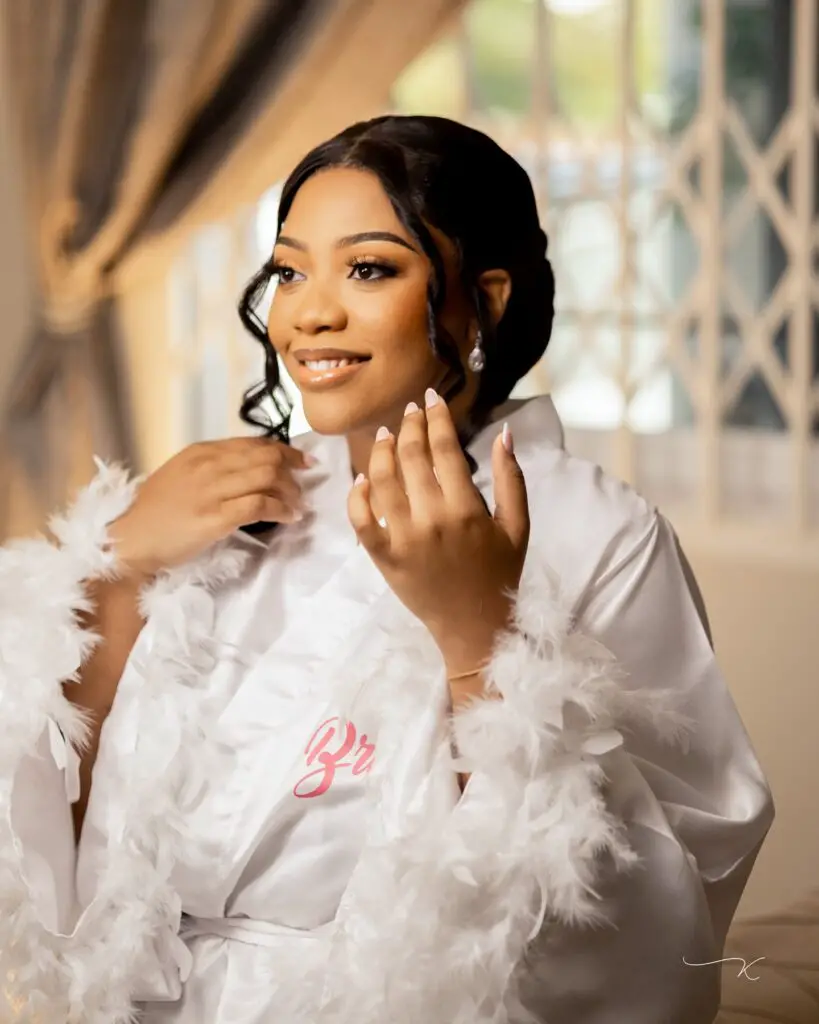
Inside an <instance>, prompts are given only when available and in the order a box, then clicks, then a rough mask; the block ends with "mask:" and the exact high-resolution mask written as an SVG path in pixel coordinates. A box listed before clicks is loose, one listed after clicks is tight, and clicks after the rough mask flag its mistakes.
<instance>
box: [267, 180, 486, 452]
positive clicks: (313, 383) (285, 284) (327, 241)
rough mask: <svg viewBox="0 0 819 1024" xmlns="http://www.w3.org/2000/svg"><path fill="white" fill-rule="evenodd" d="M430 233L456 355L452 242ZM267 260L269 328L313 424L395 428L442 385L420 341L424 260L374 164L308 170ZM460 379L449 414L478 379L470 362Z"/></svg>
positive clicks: (467, 324) (458, 296)
mask: <svg viewBox="0 0 819 1024" xmlns="http://www.w3.org/2000/svg"><path fill="white" fill-rule="evenodd" d="M433 236H434V238H435V241H436V244H437V245H438V247H439V250H440V251H441V255H442V256H443V258H444V262H445V265H446V276H447V299H446V304H445V308H444V310H443V311H442V314H441V317H440V319H441V323H442V325H443V326H444V327H445V328H446V329H447V330H448V331H449V333H450V335H451V336H452V337H453V338H454V339H455V340H456V342H457V343H458V345H459V350H460V351H461V361H462V363H463V364H464V365H466V355H467V353H468V352H469V350H470V348H471V347H472V344H473V343H474V336H475V330H476V326H477V324H476V321H475V318H474V313H473V311H472V310H471V309H470V305H469V303H468V301H467V298H466V295H465V294H464V291H463V288H462V287H461V285H460V282H459V279H458V271H457V264H456V258H455V251H454V247H453V246H452V244H451V243H450V242H449V240H448V239H446V238H445V237H444V236H443V235H441V234H440V233H439V232H438V233H436V232H434V231H433ZM274 263H275V264H276V268H277V269H276V280H277V287H276V293H275V296H274V298H273V302H272V305H271V310H270V317H269V320H268V334H269V336H270V339H271V341H272V343H273V345H274V347H275V349H276V351H277V353H278V354H279V356H280V357H281V359H282V361H283V363H284V365H285V368H286V369H287V372H288V373H289V374H290V376H291V377H292V378H293V380H294V382H295V383H296V385H297V386H298V388H299V390H300V391H301V394H302V399H303V402H304V412H305V416H306V418H307V421H308V422H309V424H310V426H311V427H312V428H313V429H314V430H315V431H317V432H318V433H320V434H344V435H348V436H349V435H353V434H356V433H359V434H371V433H374V432H375V431H376V430H377V429H378V427H379V426H381V425H382V424H384V425H386V426H388V427H390V429H392V430H395V429H396V428H397V426H398V424H399V423H400V421H401V417H402V416H403V413H404V408H405V406H406V405H407V403H408V402H410V401H414V402H417V403H418V404H419V405H423V399H424V391H425V389H426V388H428V387H435V388H439V387H440V385H441V384H442V382H443V379H444V376H445V374H446V367H445V366H444V364H442V363H441V362H439V361H438V360H437V359H436V357H435V356H434V354H433V352H432V349H431V347H430V345H429V341H428V325H427V284H428V282H429V280H430V277H431V275H432V264H431V262H430V261H429V260H428V259H427V257H426V255H425V254H424V252H423V250H422V249H420V248H419V246H418V245H417V243H416V242H415V241H414V240H413V239H412V237H411V236H410V234H409V233H408V232H407V230H406V228H405V227H404V226H403V225H402V224H401V221H400V220H399V218H398V216H397V214H396V213H395V210H394V209H393V207H392V204H391V203H390V201H389V199H388V198H387V195H386V193H385V192H384V190H383V189H382V187H381V183H380V182H379V180H378V178H377V177H376V176H375V175H373V174H370V173H368V172H366V171H361V170H357V169H351V168H332V169H328V170H325V171H321V172H318V173H317V174H314V175H313V176H312V177H311V178H309V179H308V180H307V181H306V182H305V183H304V185H302V187H301V188H300V189H299V191H298V193H297V194H296V196H295V199H294V200H293V204H292V206H291V208H290V211H289V213H288V216H287V219H286V221H285V223H284V224H283V225H282V229H281V233H280V235H279V239H278V241H277V244H276V248H275V252H274ZM344 360H353V361H352V362H349V363H348V364H346V365H345V364H344V363H343V361H344ZM339 361H342V364H341V365H336V364H338V362H339ZM467 380H468V384H467V388H466V389H465V391H464V392H462V393H461V395H459V396H458V398H457V399H456V400H455V402H453V405H452V412H453V415H454V416H456V418H457V415H458V408H456V403H457V405H458V407H459V408H460V409H461V410H466V409H468V408H469V404H471V401H472V400H473V398H474V394H475V391H476V386H477V382H476V380H475V378H474V375H473V374H471V373H470V372H469V371H468V370H467Z"/></svg>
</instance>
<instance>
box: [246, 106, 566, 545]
mask: <svg viewBox="0 0 819 1024" xmlns="http://www.w3.org/2000/svg"><path fill="white" fill-rule="evenodd" d="M329 167H358V168H361V169H363V170H367V171H370V172H371V173H373V174H375V175H376V176H377V177H378V178H379V180H380V182H381V184H382V186H383V188H384V191H385V192H386V194H387V196H388V197H389V199H390V202H391V203H392V205H393V208H394V209H395V212H396V214H397V215H398V217H399V219H400V220H401V222H402V224H403V225H404V227H405V228H406V229H407V231H408V232H409V233H410V235H411V236H412V237H413V238H414V239H415V241H416V242H417V243H418V245H420V246H421V248H422V249H423V250H424V252H425V253H426V255H427V256H428V257H429V259H430V261H431V262H432V266H433V271H434V272H433V275H432V277H431V280H430V283H429V287H428V293H427V315H428V322H429V343H430V345H431V346H432V350H433V352H434V353H435V354H436V356H438V358H439V359H440V360H441V361H442V362H443V363H444V364H445V365H446V366H447V367H448V368H449V369H450V371H451V374H450V376H451V380H452V384H451V386H450V387H449V388H448V389H447V390H446V391H445V392H444V395H443V397H444V398H445V399H446V400H447V401H449V400H451V399H452V398H453V397H454V396H455V395H457V394H458V393H459V392H460V391H461V390H462V389H463V387H464V385H465V382H466V373H465V371H464V368H463V365H462V363H461V359H460V355H459V352H458V348H457V345H456V343H455V341H454V340H453V339H452V338H451V337H450V336H449V334H448V333H447V332H446V331H445V330H444V329H443V327H442V326H441V324H440V323H439V320H438V314H439V313H440V311H441V309H442V308H443V304H444V299H445V289H446V281H445V274H444V264H443V260H442V258H441V254H440V252H439V251H438V249H437V247H436V245H435V243H434V241H433V239H432V236H431V234H430V232H429V230H428V228H427V225H432V226H434V227H435V228H437V229H438V230H440V231H441V232H443V234H445V235H446V236H447V237H448V238H449V239H450V240H451V241H452V243H453V244H454V245H455V247H456V251H457V254H458V258H459V263H460V274H461V281H462V284H463V287H464V288H465V289H466V292H467V294H468V295H470V296H471V298H472V301H473V303H474V306H475V311H476V315H477V318H478V323H479V325H480V329H481V334H482V335H483V350H484V355H485V359H486V362H485V365H484V368H483V371H482V372H481V375H480V383H479V387H478V393H477V396H476V399H475V402H474V404H473V407H472V409H471V411H470V416H469V422H468V424H467V425H466V426H465V427H464V429H463V431H462V436H461V442H462V444H463V445H464V446H466V445H467V444H468V443H469V441H470V440H471V438H472V437H474V435H475V433H476V432H477V431H478V430H480V429H481V428H482V427H483V426H484V425H485V423H486V422H487V420H488V418H489V416H490V414H491V412H492V410H493V409H494V408H495V407H496V406H497V405H500V404H501V403H502V402H504V401H506V399H507V398H508V397H509V394H510V392H511V391H512V389H513V388H514V386H515V384H516V383H517V382H518V381H519V380H520V379H521V377H523V376H524V375H525V374H526V373H528V371H529V370H530V369H531V368H532V367H533V366H534V365H535V364H536V363H537V362H538V360H539V359H540V358H541V356H542V355H543V353H544V352H545V351H546V346H547V344H548V342H549V337H550V335H551V330H552V320H553V317H554V277H553V275H552V268H551V264H550V263H549V260H548V259H547V257H546V247H547V239H546V235H545V234H544V232H543V231H542V229H541V227H540V223H539V220H538V211H537V203H536V200H535V195H534V191H533V189H532V184H531V181H530V180H529V176H528V175H527V173H526V171H525V170H524V169H523V168H522V167H521V165H520V164H519V163H518V162H517V161H516V160H514V159H513V158H512V157H511V156H510V155H509V154H508V153H507V152H505V150H503V149H501V147H500V146H499V145H498V144H497V143H495V142H494V141H493V140H492V139H490V138H489V136H488V135H484V134H483V133H482V132H479V131H476V130H475V129H474V128H469V127H467V126H466V125H463V124H459V123H458V122H457V121H450V120H448V119H447V118H443V117H416V116H411V117H401V116H394V115H388V116H385V117H377V118H373V119H372V120H370V121H362V122H360V123H359V124H354V125H352V126H351V127H350V128H347V129H345V130H344V131H343V132H341V133H340V134H338V135H336V136H335V137H334V138H332V139H330V140H329V141H327V142H324V143H322V144H321V145H320V146H316V148H315V149H313V150H312V151H311V152H310V153H308V154H307V156H305V157H304V159H303V160H302V161H301V163H300V164H299V165H298V166H297V167H296V168H295V170H294V171H293V172H292V173H291V174H290V176H289V178H288V179H287V181H286V182H285V183H284V186H283V188H282V193H281V199H280V202H279V211H278V225H277V232H278V231H279V230H281V226H282V224H283V222H284V220H285V219H286V217H287V214H288V212H289V210H290V207H291V206H292V204H293V199H294V198H295V196H296V193H297V192H298V190H299V189H300V188H301V186H302V185H303V184H304V182H305V181H307V179H308V178H310V177H311V176H312V175H313V174H316V173H317V172H319V171H322V170H325V169H326V168H329ZM496 268H502V269H505V270H507V271H509V274H510V277H511V280H512V291H511V295H510V298H509V302H508V304H507V307H506V311H505V313H504V315H503V318H502V319H501V321H500V323H499V324H498V325H497V327H495V326H493V324H492V322H491V320H490V317H489V313H488V310H487V307H486V303H485V299H484V296H483V293H482V291H481V289H480V288H479V287H478V284H477V281H478V276H479V275H480V274H481V272H482V271H484V270H491V269H496ZM272 273H273V268H272V260H271V261H269V262H268V263H266V264H265V265H264V266H263V267H262V269H261V270H260V271H259V272H258V273H257V274H256V275H255V276H254V277H253V279H252V280H251V281H250V283H249V284H248V286H247V288H246V289H245V291H244V294H243V295H242V299H241V302H240V304H239V316H240V317H241V319H242V322H243V324H244V325H245V327H247V329H248V330H249V331H250V332H251V334H253V336H254V337H255V338H257V339H258V340H259V341H260V342H261V344H262V347H263V348H264V352H265V379H264V381H262V382H261V383H260V384H257V385H255V386H254V387H252V388H250V389H249V390H248V391H247V392H246V393H245V395H244V401H243V402H242V406H241V410H240V414H239V415H240V416H241V418H242V420H243V421H244V422H245V423H247V424H249V425H251V426H258V427H261V428H262V429H263V431H264V432H265V434H267V435H268V436H275V437H278V438H279V439H280V440H282V441H284V442H289V425H290V414H291V411H292V406H291V403H290V400H289V398H288V396H287V393H286V392H285V390H284V388H283V387H282V385H281V382H280V378H279V367H278V362H277V359H276V353H275V350H274V348H273V345H272V343H271V341H270V339H269V338H268V335H267V327H266V324H264V323H263V322H262V320H261V319H260V317H259V316H258V314H257V313H256V309H257V307H258V305H259V303H260V302H261V300H262V298H263V296H264V293H265V291H266V290H267V288H268V286H269V284H270V280H271V277H272ZM266 401H267V402H271V403H272V405H273V407H274V408H275V410H276V413H277V415H278V420H276V419H274V418H273V417H271V416H270V414H269V413H268V412H267V411H265V410H264V409H263V408H262V403H264V402H266ZM260 414H261V415H260ZM470 463H471V464H472V465H473V471H474V463H472V460H470ZM260 529H261V527H260Z"/></svg>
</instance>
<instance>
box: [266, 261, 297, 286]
mask: <svg viewBox="0 0 819 1024" xmlns="http://www.w3.org/2000/svg"><path fill="white" fill-rule="evenodd" d="M297 274H298V271H297V270H294V269H293V268H292V267H288V266H287V264H286V263H274V264H273V266H272V267H271V268H270V276H271V279H272V280H275V281H278V282H279V284H292V283H293V281H294V279H295V277H296V275H297ZM300 276H301V277H304V275H303V274H301V275H300Z"/></svg>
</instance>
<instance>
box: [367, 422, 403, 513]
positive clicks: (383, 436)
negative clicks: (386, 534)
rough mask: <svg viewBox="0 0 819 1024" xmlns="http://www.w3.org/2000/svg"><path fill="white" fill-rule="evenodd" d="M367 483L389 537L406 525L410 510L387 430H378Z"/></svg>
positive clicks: (392, 444)
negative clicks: (385, 522) (384, 521)
mask: <svg viewBox="0 0 819 1024" xmlns="http://www.w3.org/2000/svg"><path fill="white" fill-rule="evenodd" d="M367 479H368V480H369V484H370V494H371V496H372V497H373V498H374V499H375V503H376V505H377V507H378V510H379V511H380V512H381V515H382V516H383V517H384V518H385V519H386V520H387V529H388V530H389V531H390V532H391V533H392V532H394V531H395V530H396V529H400V528H402V527H405V526H406V525H408V523H409V521H410V507H409V501H408V500H407V496H406V494H405V493H404V488H403V487H402V486H401V484H400V482H399V480H398V467H397V464H396V461H395V438H394V437H393V436H392V434H391V433H390V432H389V431H388V430H387V429H386V427H380V428H379V431H378V433H377V434H376V440H375V444H374V445H373V449H372V452H371V453H370V466H369V472H368V473H367Z"/></svg>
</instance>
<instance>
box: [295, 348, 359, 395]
mask: <svg viewBox="0 0 819 1024" xmlns="http://www.w3.org/2000/svg"><path fill="white" fill-rule="evenodd" d="M322 355H324V353H322ZM368 362H369V357H366V358H362V357H360V356H357V357H352V358H351V357H350V356H335V357H334V358H331V357H329V356H325V357H324V358H323V359H315V358H307V359H305V358H304V356H303V354H302V353H299V356H298V357H297V360H296V366H295V371H294V374H293V376H294V378H295V381H296V383H297V384H298V386H299V387H300V388H302V389H303V390H305V391H317V390H322V389H325V388H331V387H337V386H339V385H342V384H346V383H347V382H348V381H349V380H350V379H351V378H352V377H355V376H357V375H358V374H359V373H361V372H362V371H363V369H364V367H365V366H366V365H367V363H368Z"/></svg>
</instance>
